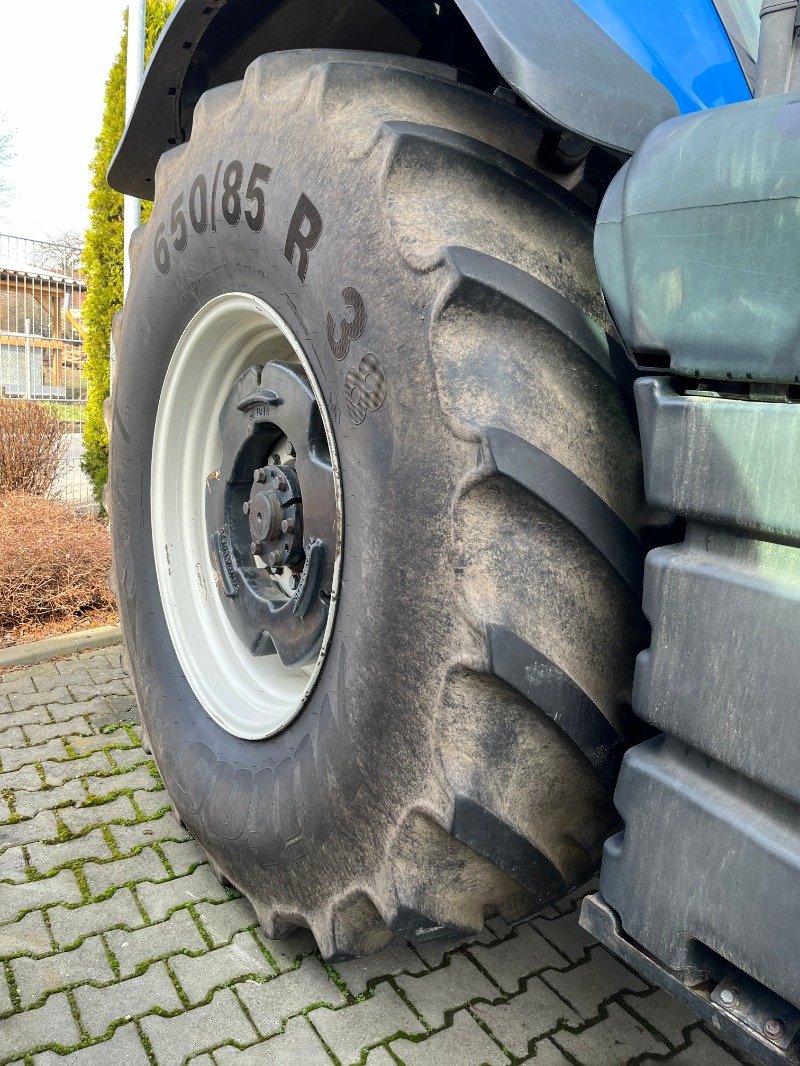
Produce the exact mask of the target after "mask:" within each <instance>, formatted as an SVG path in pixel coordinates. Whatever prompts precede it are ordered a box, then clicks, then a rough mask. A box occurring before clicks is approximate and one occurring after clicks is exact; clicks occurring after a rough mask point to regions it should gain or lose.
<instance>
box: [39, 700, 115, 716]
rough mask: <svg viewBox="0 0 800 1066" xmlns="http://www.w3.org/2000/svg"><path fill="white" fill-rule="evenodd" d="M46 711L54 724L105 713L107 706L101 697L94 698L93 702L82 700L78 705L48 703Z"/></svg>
mask: <svg viewBox="0 0 800 1066" xmlns="http://www.w3.org/2000/svg"><path fill="white" fill-rule="evenodd" d="M47 710H48V711H49V712H50V715H51V716H52V717H53V719H54V720H55V721H56V722H67V721H69V720H70V719H71V718H79V717H81V716H83V715H92V714H104V713H107V711H108V704H107V703H106V701H105V700H104V699H103V698H102V696H96V697H95V698H94V699H93V700H83V701H81V702H79V703H72V702H71V701H69V702H67V703H48V704H47Z"/></svg>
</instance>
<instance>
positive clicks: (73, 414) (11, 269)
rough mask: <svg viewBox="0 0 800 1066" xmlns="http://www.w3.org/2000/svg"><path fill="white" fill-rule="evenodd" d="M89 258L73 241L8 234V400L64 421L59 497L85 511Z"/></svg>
mask: <svg viewBox="0 0 800 1066" xmlns="http://www.w3.org/2000/svg"><path fill="white" fill-rule="evenodd" d="M81 253H82V248H81V246H80V242H79V241H77V240H75V239H72V238H65V239H64V240H63V241H59V242H55V243H49V242H43V241H34V240H27V239H25V238H22V237H11V236H7V235H5V234H0V395H2V396H3V397H6V398H8V399H12V400H33V401H35V402H37V403H41V404H44V405H45V406H47V407H48V408H49V409H50V411H51V412H52V413H53V414H54V415H55V416H56V417H57V418H58V419H59V420H60V421H61V424H62V427H63V431H64V435H65V438H66V440H65V458H64V459H63V460H62V462H61V464H60V467H59V471H58V476H57V478H56V482H55V484H54V486H53V492H54V494H55V495H57V496H59V497H61V498H62V499H64V500H67V501H68V502H69V503H71V504H73V505H74V506H76V507H78V508H80V509H85V508H89V507H91V506H92V505H93V497H92V490H91V486H90V484H89V482H88V480H87V478H86V476H85V475H84V473H83V471H82V469H81V459H82V457H83V429H84V422H85V415H86V398H87V380H86V376H85V373H84V367H85V362H86V354H85V351H84V346H83V338H84V330H83V325H82V321H81V316H82V311H83V305H84V302H85V300H86V280H85V277H84V274H83V271H82V269H81Z"/></svg>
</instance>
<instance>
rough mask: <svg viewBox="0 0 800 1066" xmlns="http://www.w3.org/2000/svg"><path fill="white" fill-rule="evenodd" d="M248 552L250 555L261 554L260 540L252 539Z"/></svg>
mask: <svg viewBox="0 0 800 1066" xmlns="http://www.w3.org/2000/svg"><path fill="white" fill-rule="evenodd" d="M250 554H251V555H260V554H261V541H260V540H253V541H251V542H250Z"/></svg>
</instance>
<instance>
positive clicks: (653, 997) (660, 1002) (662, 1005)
mask: <svg viewBox="0 0 800 1066" xmlns="http://www.w3.org/2000/svg"><path fill="white" fill-rule="evenodd" d="M622 1002H623V1003H624V1004H625V1006H626V1007H628V1008H629V1009H630V1010H632V1011H634V1012H635V1013H636V1014H638V1015H639V1017H640V1018H644V1020H645V1021H646V1022H647V1024H648V1025H649V1026H651V1027H652V1028H653V1029H657V1030H658V1032H659V1033H661V1035H662V1036H664V1037H666V1038H667V1040H668V1041H669V1042H670V1043H671V1044H674V1045H676V1046H677V1045H678V1044H683V1043H684V1031H685V1030H686V1028H687V1027H688V1026H690V1025H697V1015H696V1014H695V1013H694V1012H693V1011H690V1010H689V1008H688V1007H685V1006H684V1005H683V1004H682V1003H680V1002H679V1001H678V1000H677V999H674V998H673V997H672V996H671V995H670V994H669V993H668V992H665V991H664V989H663V988H658V989H656V991H655V992H651V993H650V995H649V996H625V997H624V998H623V1001H622Z"/></svg>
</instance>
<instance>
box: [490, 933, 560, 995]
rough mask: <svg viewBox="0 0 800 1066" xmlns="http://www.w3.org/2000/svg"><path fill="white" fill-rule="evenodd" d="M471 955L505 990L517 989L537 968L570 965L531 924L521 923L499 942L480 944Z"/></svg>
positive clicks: (513, 990)
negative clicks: (506, 938) (486, 944)
mask: <svg viewBox="0 0 800 1066" xmlns="http://www.w3.org/2000/svg"><path fill="white" fill-rule="evenodd" d="M470 954H471V955H473V957H474V958H475V959H476V960H477V962H478V964H479V965H480V966H482V967H483V969H484V970H486V972H487V973H488V974H489V975H490V976H491V977H492V978H493V979H494V980H495V981H496V982H497V983H498V984H499V985H500V987H501V988H502V989H503V991H505V992H516V991H517V989H518V988H519V983H520V981H521V980H522V979H523V978H524V977H527V976H528V975H529V974H532V973H536V971H537V970H544V969H547V968H551V967H557V968H559V969H560V968H562V967H563V968H566V966H567V965H568V964H567V962H566V961H565V960H564V959H563V958H562V957H561V955H559V953H558V952H557V951H556V950H555V949H554V948H553V947H551V945H550V944H548V943H547V941H546V940H545V939H544V938H543V937H541V936H539V934H538V933H537V932H536V930H535V929H532V928H531V927H530V926H529V925H520V926H518V927H517V929H516V930H515V932H514V934H513V935H512V936H511V937H509V939H508V940H504V941H502V942H501V943H499V944H492V945H491V946H490V947H483V946H481V945H477V946H475V947H474V948H471V949H470Z"/></svg>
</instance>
